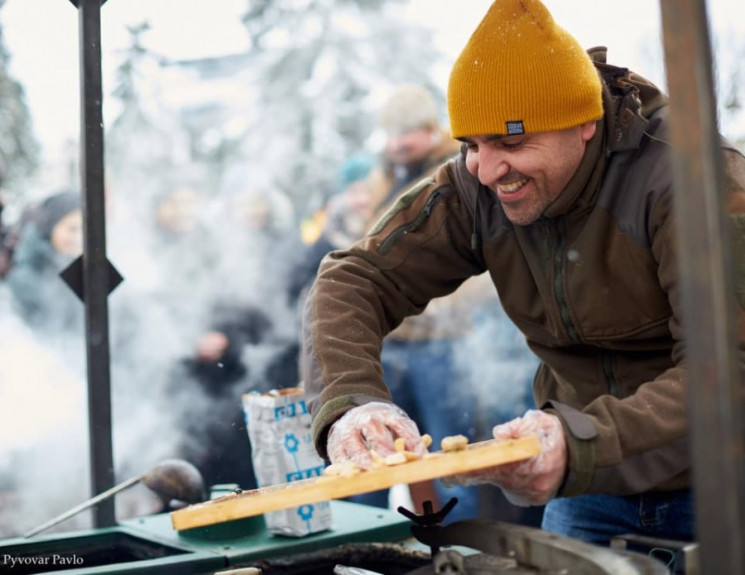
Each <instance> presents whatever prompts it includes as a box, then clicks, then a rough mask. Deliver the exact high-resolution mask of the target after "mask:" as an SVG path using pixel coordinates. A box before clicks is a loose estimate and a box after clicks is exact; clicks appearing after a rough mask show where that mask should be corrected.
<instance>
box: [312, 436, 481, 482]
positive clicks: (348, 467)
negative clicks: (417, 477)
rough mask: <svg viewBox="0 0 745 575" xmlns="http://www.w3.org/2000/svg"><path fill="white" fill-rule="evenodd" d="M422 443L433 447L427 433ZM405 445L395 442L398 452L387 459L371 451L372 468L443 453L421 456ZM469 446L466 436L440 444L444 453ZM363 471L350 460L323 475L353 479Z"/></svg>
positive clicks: (334, 465)
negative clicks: (408, 449)
mask: <svg viewBox="0 0 745 575" xmlns="http://www.w3.org/2000/svg"><path fill="white" fill-rule="evenodd" d="M422 442H423V443H424V447H425V448H427V449H429V446H430V445H432V437H431V436H430V435H429V434H427V433H425V434H423V435H422ZM405 443H406V442H405V440H404V438H403V437H398V438H397V439H396V440H395V441H394V442H393V447H394V448H395V450H396V452H395V453H391V454H390V455H388V456H386V457H383V456H381V455H380V454H379V453H378V452H377V451H375V450H374V449H371V450H370V457H372V460H373V465H372V467H373V468H380V467H384V466H392V465H400V464H402V463H407V462H409V461H414V460H415V459H426V458H429V457H435V456H441V455H442V454H441V453H429V452H425V453H424V455H419V454H418V453H414V452H413V451H407V450H406V446H405ZM467 446H468V438H467V437H466V436H465V435H451V436H449V437H444V438H443V439H442V441H441V442H440V447H441V449H442V451H444V452H451V451H462V450H464V449H466V447H467ZM362 471H364V470H363V469H362V468H361V467H359V466H358V465H357V464H356V463H354V462H353V461H351V460H350V461H342V462H340V463H332V464H331V465H329V466H328V467H326V468H325V469H324V470H323V474H324V475H325V476H339V477H353V476H354V475H357V474H358V473H361V472H362Z"/></svg>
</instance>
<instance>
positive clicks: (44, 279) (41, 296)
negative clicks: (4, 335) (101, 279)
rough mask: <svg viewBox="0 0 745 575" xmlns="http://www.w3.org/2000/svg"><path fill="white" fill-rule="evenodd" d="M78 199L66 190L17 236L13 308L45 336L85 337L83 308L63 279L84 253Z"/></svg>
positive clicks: (50, 199)
mask: <svg viewBox="0 0 745 575" xmlns="http://www.w3.org/2000/svg"><path fill="white" fill-rule="evenodd" d="M82 228H83V213H82V208H81V198H80V194H79V193H78V192H76V191H71V190H63V191H60V192H57V193H55V194H52V195H50V196H48V197H47V198H45V199H44V200H42V201H41V202H40V203H39V204H38V206H36V207H34V208H33V210H32V211H31V212H30V215H28V216H27V221H26V223H25V224H24V225H23V228H22V230H21V231H20V232H19V237H18V243H17V245H16V247H15V250H14V255H13V265H12V266H11V268H10V271H9V273H8V275H7V278H6V279H7V283H8V286H9V287H10V292H11V294H12V303H13V308H14V309H15V310H16V311H17V312H18V314H19V316H20V317H21V318H22V319H23V320H24V321H25V322H26V323H27V324H28V325H29V326H31V327H32V328H33V329H34V330H36V331H37V332H40V333H43V334H45V335H54V334H58V333H71V332H76V333H77V334H78V335H79V336H80V337H82V336H83V306H82V303H81V302H80V300H79V299H78V297H77V296H76V295H75V293H74V292H73V291H72V290H71V289H70V288H69V287H68V286H67V284H65V283H64V281H63V280H62V279H61V278H60V277H59V274H60V272H61V271H62V270H64V269H65V268H66V267H67V266H68V265H70V263H72V261H73V260H74V259H75V258H76V257H78V256H79V255H80V254H81V253H82V251H83V232H82Z"/></svg>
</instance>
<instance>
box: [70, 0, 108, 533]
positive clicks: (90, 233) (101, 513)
mask: <svg viewBox="0 0 745 575" xmlns="http://www.w3.org/2000/svg"><path fill="white" fill-rule="evenodd" d="M74 3H75V4H76V5H77V6H78V16H79V20H78V22H79V28H80V71H81V75H80V80H81V134H80V141H81V142H80V143H81V166H80V175H81V178H80V180H81V183H82V193H83V234H84V236H83V293H84V294H85V328H86V334H85V335H86V348H87V366H88V430H89V440H90V456H91V457H90V460H91V489H92V493H93V495H95V494H97V493H101V492H104V491H106V490H107V489H109V488H111V486H112V485H114V463H113V449H112V439H111V382H110V373H109V318H108V308H107V297H108V293H109V262H108V260H107V259H106V219H105V198H104V160H103V158H104V153H103V152H104V147H103V145H104V142H103V114H102V106H101V101H102V90H101V0H76V1H75V2H74ZM94 523H95V526H97V527H106V526H111V525H114V524H115V523H116V517H115V508H114V500H113V499H108V500H105V501H103V502H101V503H100V504H99V505H98V506H96V507H95V508H94Z"/></svg>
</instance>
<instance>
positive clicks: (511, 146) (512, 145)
mask: <svg viewBox="0 0 745 575" xmlns="http://www.w3.org/2000/svg"><path fill="white" fill-rule="evenodd" d="M522 145H523V143H522V140H520V141H518V142H502V147H503V148H504V149H506V150H517V149H518V148H520V147H521V146H522Z"/></svg>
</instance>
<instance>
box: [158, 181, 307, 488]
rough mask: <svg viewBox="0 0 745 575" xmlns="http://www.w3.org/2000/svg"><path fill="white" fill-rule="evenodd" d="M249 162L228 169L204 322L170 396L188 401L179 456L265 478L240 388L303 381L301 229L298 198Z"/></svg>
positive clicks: (213, 215) (177, 368) (209, 475)
mask: <svg viewBox="0 0 745 575" xmlns="http://www.w3.org/2000/svg"><path fill="white" fill-rule="evenodd" d="M250 176H251V174H250V172H249V171H248V170H246V169H243V168H236V169H233V170H231V171H229V172H228V173H227V174H226V175H225V178H224V181H223V186H222V188H221V190H220V194H219V195H218V196H217V197H216V198H215V199H214V201H213V203H212V205H211V206H210V209H209V214H208V216H207V220H208V222H209V224H208V226H209V228H210V229H211V230H212V234H213V237H212V239H213V241H214V245H215V248H216V256H215V258H216V259H215V262H214V263H213V265H212V267H211V271H210V272H209V273H207V275H206V279H207V280H208V284H209V285H208V286H206V287H207V289H206V290H205V291H204V292H203V294H202V297H201V298H200V299H199V301H198V302H197V306H198V307H199V308H200V309H199V310H198V311H199V312H200V319H199V323H198V325H197V326H196V330H195V331H194V332H193V334H192V337H191V343H190V345H189V347H188V348H187V353H186V354H184V355H182V356H181V357H180V358H179V359H178V360H177V361H176V362H175V364H174V365H173V367H172V368H171V370H169V373H168V384H167V395H168V396H169V397H171V398H173V399H174V401H177V402H178V403H179V404H180V405H182V406H183V413H184V416H183V417H182V419H181V420H180V421H179V422H177V425H178V429H179V432H180V433H179V434H178V435H179V437H181V440H180V445H179V447H178V453H179V456H181V457H183V458H184V459H186V460H188V461H190V462H191V463H193V464H194V465H195V466H196V467H197V468H198V469H199V470H200V471H201V472H202V475H203V477H204V480H205V483H206V485H216V484H226V483H237V484H238V485H239V486H240V487H241V488H242V489H252V488H255V487H256V486H257V484H256V479H255V476H254V471H253V464H252V459H251V457H252V456H251V450H250V442H249V439H248V434H247V430H246V424H245V417H244V413H243V406H242V402H241V396H242V395H243V394H245V393H249V392H252V391H256V392H266V391H269V390H271V389H281V388H286V387H295V386H297V385H298V383H299V374H298V353H299V342H298V338H297V331H296V329H297V328H296V322H297V318H296V316H295V314H294V311H293V308H294V305H295V303H294V299H293V296H292V294H291V293H290V288H289V286H290V282H289V275H288V274H289V270H290V269H291V268H292V265H293V264H292V262H293V261H294V260H293V258H296V257H297V256H298V246H299V245H300V240H299V235H298V234H297V233H294V230H295V229H296V228H295V225H294V218H293V212H292V206H291V204H290V203H289V201H287V199H286V197H285V196H284V195H283V194H282V193H281V192H280V191H279V190H276V189H272V190H271V191H264V190H262V189H261V188H258V187H255V186H254V184H255V181H254V179H253V178H251V177H250Z"/></svg>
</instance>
